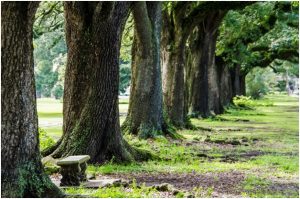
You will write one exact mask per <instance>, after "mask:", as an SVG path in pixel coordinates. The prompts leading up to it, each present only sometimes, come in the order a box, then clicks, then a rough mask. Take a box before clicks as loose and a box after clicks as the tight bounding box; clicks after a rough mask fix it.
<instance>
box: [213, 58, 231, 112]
mask: <svg viewBox="0 0 300 199" xmlns="http://www.w3.org/2000/svg"><path fill="white" fill-rule="evenodd" d="M216 64H217V68H218V77H219V80H218V82H219V83H218V84H219V90H220V101H221V105H222V106H226V105H228V104H230V103H231V101H232V98H233V93H232V84H231V75H230V71H229V68H228V66H227V65H226V64H225V63H224V62H223V60H222V58H221V57H218V58H217V57H216Z"/></svg>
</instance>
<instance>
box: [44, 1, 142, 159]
mask: <svg viewBox="0 0 300 199" xmlns="http://www.w3.org/2000/svg"><path fill="white" fill-rule="evenodd" d="M130 5H131V3H128V2H65V3H64V9H65V17H66V40H67V46H68V63H67V68H66V75H65V77H66V79H65V90H64V104H63V117H64V124H63V136H62V138H61V139H60V140H59V141H58V144H57V145H56V146H55V147H53V148H52V150H48V151H47V153H51V152H52V151H53V149H55V150H54V152H53V153H52V154H51V155H52V156H53V157H55V158H58V157H65V156H68V155H78V154H88V155H90V156H91V159H90V161H91V162H92V163H102V162H104V161H107V160H111V159H112V158H114V160H116V161H132V160H136V159H143V158H145V156H144V155H145V154H144V153H142V152H140V151H138V150H136V149H134V148H131V147H130V146H129V145H128V143H127V142H126V141H125V140H124V139H123V138H122V135H121V131H120V123H119V109H118V85H119V54H120V43H121V36H122V31H123V28H124V25H125V21H126V19H127V17H128V13H129V8H130ZM56 147H57V148H56ZM47 153H46V152H45V154H47Z"/></svg>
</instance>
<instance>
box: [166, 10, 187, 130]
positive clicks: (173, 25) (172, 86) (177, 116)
mask: <svg viewBox="0 0 300 199" xmlns="http://www.w3.org/2000/svg"><path fill="white" fill-rule="evenodd" d="M183 15H184V13H183V11H180V10H178V11H177V12H172V13H171V14H168V12H167V11H164V12H163V29H162V45H161V52H162V55H161V57H162V73H163V102H164V108H165V111H166V113H167V116H168V117H169V119H170V122H171V123H172V124H173V125H174V126H176V127H179V128H182V127H185V119H186V112H185V109H184V93H185V92H184V65H185V53H184V52H185V43H186V39H187V36H188V32H186V31H184V29H183V21H182V19H183Z"/></svg>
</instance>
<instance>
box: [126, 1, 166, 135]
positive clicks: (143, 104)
mask: <svg viewBox="0 0 300 199" xmlns="http://www.w3.org/2000/svg"><path fill="white" fill-rule="evenodd" d="M133 17H134V21H135V32H134V44H133V47H132V66H131V70H132V75H131V76H132V80H131V90H130V100H129V109H128V115H127V117H126V120H125V122H124V123H123V125H122V129H123V130H124V131H126V132H128V133H132V134H135V135H139V137H141V138H149V137H154V136H155V135H161V134H167V133H170V131H168V128H167V124H166V122H165V121H164V117H163V106H162V102H163V99H162V86H161V84H162V83H161V67H160V32H161V2H147V3H146V2H135V3H134V6H133ZM171 135H172V134H171Z"/></svg>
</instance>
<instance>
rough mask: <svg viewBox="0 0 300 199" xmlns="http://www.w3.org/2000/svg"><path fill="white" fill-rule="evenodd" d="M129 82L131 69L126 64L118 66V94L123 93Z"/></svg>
mask: <svg viewBox="0 0 300 199" xmlns="http://www.w3.org/2000/svg"><path fill="white" fill-rule="evenodd" d="M130 81H131V68H130V64H129V63H128V62H125V63H121V65H120V81H119V93H125V92H126V89H127V88H128V86H129V85H130Z"/></svg>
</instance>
